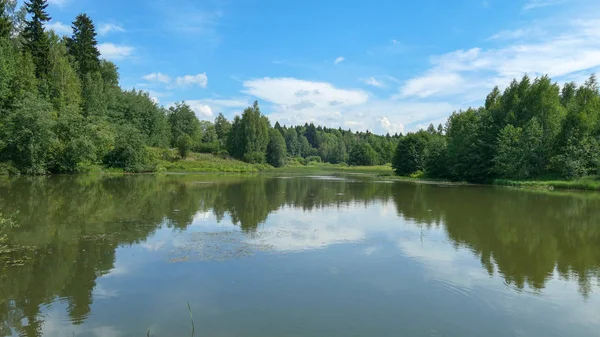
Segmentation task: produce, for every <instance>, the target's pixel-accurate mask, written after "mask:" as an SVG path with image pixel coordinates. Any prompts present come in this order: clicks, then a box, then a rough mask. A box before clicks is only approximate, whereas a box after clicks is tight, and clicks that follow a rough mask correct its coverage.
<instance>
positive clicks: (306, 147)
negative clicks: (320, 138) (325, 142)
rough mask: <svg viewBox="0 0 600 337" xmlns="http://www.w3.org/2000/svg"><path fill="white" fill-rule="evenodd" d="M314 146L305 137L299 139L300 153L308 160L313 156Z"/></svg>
mask: <svg viewBox="0 0 600 337" xmlns="http://www.w3.org/2000/svg"><path fill="white" fill-rule="evenodd" d="M311 150H312V146H310V143H309V142H308V139H307V138H306V137H304V136H302V135H301V136H299V137H298V152H299V154H300V155H301V156H302V157H303V158H306V157H308V156H310V155H311Z"/></svg>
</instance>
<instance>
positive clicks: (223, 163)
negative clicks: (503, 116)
mask: <svg viewBox="0 0 600 337" xmlns="http://www.w3.org/2000/svg"><path fill="white" fill-rule="evenodd" d="M157 151H158V150H157ZM154 156H155V161H156V164H155V165H156V166H155V167H156V169H155V171H154V172H148V173H249V174H259V173H260V174H312V175H315V174H332V173H352V174H365V175H373V176H376V177H379V178H382V179H388V180H398V181H411V182H415V183H433V184H452V185H469V183H466V182H451V181H448V180H443V179H430V178H426V177H422V176H415V177H404V176H396V175H395V173H394V171H393V169H392V167H391V165H389V164H387V165H376V166H349V165H347V164H329V163H316V162H313V163H310V164H308V165H292V166H285V167H279V168H275V167H273V166H271V165H268V164H250V163H246V162H243V161H240V160H236V159H233V158H228V157H219V156H216V155H212V154H205V153H190V155H189V156H188V157H187V158H186V159H179V158H177V155H176V152H175V151H174V150H171V151H170V152H169V153H168V155H167V156H166V157H167V158H165V154H164V153H162V155H159V153H158V152H156V153H154ZM8 173H9V171H8V170H0V175H7V174H8ZM83 173H92V174H109V175H114V174H116V175H119V174H125V172H123V171H122V170H118V169H110V168H104V167H100V166H94V167H93V168H92V169H90V170H87V171H86V172H83ZM489 185H496V186H508V187H516V188H525V189H535V190H550V191H551V190H565V191H578V190H579V191H600V176H589V177H585V178H581V179H577V180H571V181H567V180H552V179H548V180H542V179H540V180H510V179H496V180H494V181H492V182H491V183H490V184H489Z"/></svg>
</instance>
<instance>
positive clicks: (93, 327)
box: [0, 175, 600, 337]
mask: <svg viewBox="0 0 600 337" xmlns="http://www.w3.org/2000/svg"><path fill="white" fill-rule="evenodd" d="M0 213H1V214H2V217H3V218H10V219H12V221H13V222H14V223H16V224H18V225H19V226H20V227H19V228H15V229H11V230H8V246H9V248H15V247H17V248H18V249H17V250H16V251H14V252H11V253H8V254H4V255H2V256H1V257H0V259H1V261H0V262H1V263H2V267H0V268H2V269H1V270H0V273H1V274H0V335H2V336H11V335H14V336H17V335H21V336H42V335H43V336H73V335H75V336H103V337H104V336H106V337H113V336H146V335H147V333H148V330H149V334H150V335H151V336H191V335H192V325H191V322H190V313H189V311H188V306H187V305H188V302H189V304H190V307H191V309H192V314H193V321H194V326H195V333H194V334H195V336H252V337H254V336H257V337H258V336H261V337H263V336H278V337H279V336H310V337H315V336H327V337H331V336H457V337H459V336H460V337H470V336H486V337H491V336H499V337H500V336H502V337H504V336H534V337H535V336H544V337H546V336H561V337H562V336H598V331H600V287H599V279H600V195H599V194H584V193H572V194H560V193H541V192H528V191H523V190H511V189H505V188H493V187H448V186H436V185H424V184H412V183H403V182H387V181H377V180H376V179H368V178H365V177H361V176H313V177H301V176H286V177H232V176H221V177H215V176H198V175H196V176H194V175H189V176H188V175H178V176H176V175H169V176H162V177H156V176H130V177H120V178H93V177H50V178H22V179H16V180H10V181H0ZM5 249H6V247H5Z"/></svg>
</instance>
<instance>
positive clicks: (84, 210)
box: [0, 175, 600, 336]
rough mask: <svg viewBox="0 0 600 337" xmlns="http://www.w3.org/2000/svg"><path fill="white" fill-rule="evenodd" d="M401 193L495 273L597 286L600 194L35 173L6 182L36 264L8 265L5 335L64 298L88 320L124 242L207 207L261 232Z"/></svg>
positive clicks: (4, 204) (412, 211)
mask: <svg viewBox="0 0 600 337" xmlns="http://www.w3.org/2000/svg"><path fill="white" fill-rule="evenodd" d="M390 200H393V202H394V203H395V205H396V208H397V210H398V213H399V215H400V216H401V217H403V218H406V219H410V220H414V221H415V222H417V224H419V225H422V226H443V227H444V228H445V230H446V232H447V234H448V236H449V238H451V239H452V240H453V241H454V242H455V243H456V245H461V246H464V247H468V248H469V249H471V250H472V251H473V252H474V253H475V254H477V255H478V256H479V257H480V259H481V262H482V265H483V266H484V268H486V269H487V270H488V272H489V273H490V274H492V273H494V272H498V273H499V274H500V275H502V277H503V278H504V279H505V280H506V282H507V283H509V284H512V285H514V286H515V287H517V288H523V287H524V286H525V285H529V286H531V287H533V288H535V289H541V288H543V287H544V285H545V283H546V281H547V280H548V278H549V277H550V276H551V274H552V273H553V272H554V271H555V270H557V271H558V272H559V273H560V275H561V276H562V277H564V278H574V279H576V281H577V282H579V284H580V291H581V293H582V294H583V295H584V296H587V294H589V292H590V291H591V286H590V284H591V281H592V280H593V279H594V278H598V277H599V275H600V272H599V270H600V227H599V226H600V223H599V222H598V220H599V219H600V198H585V197H571V196H568V197H563V196H558V195H548V194H536V193H529V192H523V191H512V190H507V189H492V188H474V187H468V188H463V187H460V188H439V187H434V186H427V185H418V184H405V183H394V184H389V183H376V182H358V181H350V180H348V181H344V180H341V181H333V180H326V179H323V180H318V179H307V178H291V179H283V178H269V177H254V178H239V177H221V178H214V177H212V178H203V177H198V176H164V177H157V176H143V175H141V176H132V177H118V178H93V177H50V178H25V179H18V180H12V181H3V182H0V213H2V214H17V215H16V218H15V220H16V222H17V223H18V224H19V225H20V227H19V228H17V229H13V230H11V232H10V233H9V240H10V243H11V244H12V245H13V246H15V245H16V246H31V247H34V248H32V249H31V250H19V251H17V252H13V253H11V256H10V258H11V259H16V260H19V259H23V260H25V262H24V263H23V264H22V265H21V266H18V267H8V268H6V267H5V268H6V269H4V270H2V271H1V272H0V320H1V321H0V335H6V334H8V333H9V332H10V331H9V328H10V327H12V328H14V329H15V330H16V331H17V332H18V333H20V334H22V335H27V336H36V335H40V334H41V326H42V323H43V317H42V316H41V315H40V307H41V306H42V305H44V304H46V303H51V302H52V301H53V300H54V299H55V298H56V297H60V298H62V299H64V300H65V301H66V303H67V309H68V312H69V317H70V318H71V320H72V322H74V323H75V324H80V323H82V322H83V321H84V320H85V318H86V317H87V316H88V315H89V314H90V310H91V309H90V307H91V304H92V291H93V289H94V287H95V285H96V279H97V277H99V276H101V275H103V274H106V273H108V272H109V271H110V270H111V269H112V268H114V262H115V250H116V248H117V247H118V246H120V245H128V244H135V243H139V242H143V241H144V240H146V238H147V237H148V236H150V235H152V233H153V232H154V231H156V229H157V228H158V227H159V226H161V225H163V224H164V225H166V226H169V227H171V228H174V229H177V230H184V229H186V228H187V226H189V225H190V224H191V223H192V222H193V219H194V216H195V215H196V214H197V213H198V212H211V213H212V214H214V215H215V217H216V219H217V220H218V221H223V219H225V217H226V216H229V217H230V218H231V221H232V222H233V223H234V224H237V225H239V226H240V228H241V229H242V230H243V231H245V232H250V233H251V232H253V231H254V230H256V228H258V226H260V224H262V223H264V222H265V221H266V220H267V218H268V216H269V214H270V213H272V212H275V211H277V210H278V209H281V208H283V207H292V208H297V209H303V210H306V211H310V210H314V209H321V208H325V207H337V208H342V207H347V206H349V205H357V204H359V205H365V206H366V205H368V204H369V203H373V202H384V203H385V202H389V201H390ZM17 211H18V212H17Z"/></svg>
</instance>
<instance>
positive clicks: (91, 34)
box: [67, 14, 114, 81]
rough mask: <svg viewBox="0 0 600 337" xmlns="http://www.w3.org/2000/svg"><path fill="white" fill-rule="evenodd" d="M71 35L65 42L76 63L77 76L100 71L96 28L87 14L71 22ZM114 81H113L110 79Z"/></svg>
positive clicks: (80, 15) (78, 16)
mask: <svg viewBox="0 0 600 337" xmlns="http://www.w3.org/2000/svg"><path fill="white" fill-rule="evenodd" d="M72 28H73V35H72V36H71V38H70V39H68V40H67V47H68V50H69V54H70V55H71V56H72V57H73V58H74V59H75V60H76V61H77V65H78V67H79V68H78V72H79V76H80V77H81V78H83V77H84V76H85V75H86V74H88V73H91V72H96V71H99V70H100V59H99V57H100V52H99V51H98V48H97V44H98V42H97V41H96V28H95V27H94V23H93V22H92V19H90V17H89V16H87V14H79V15H77V18H75V21H73V25H72ZM112 80H113V81H114V79H112Z"/></svg>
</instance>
